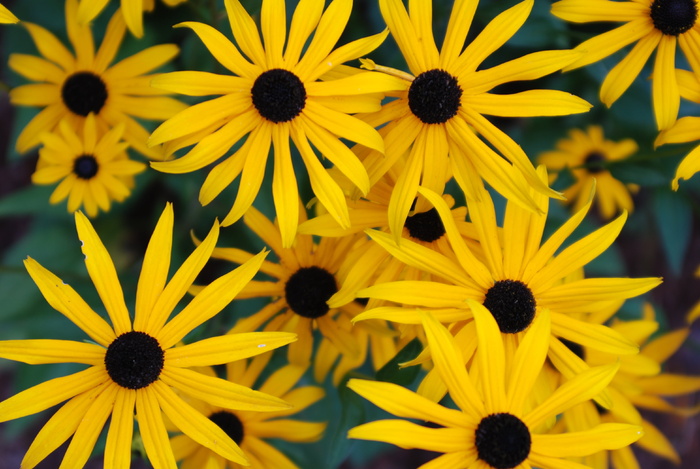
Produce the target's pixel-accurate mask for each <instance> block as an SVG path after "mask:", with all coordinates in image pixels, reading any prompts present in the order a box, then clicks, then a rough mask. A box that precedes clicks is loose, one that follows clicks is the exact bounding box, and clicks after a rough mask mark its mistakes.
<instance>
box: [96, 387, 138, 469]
mask: <svg viewBox="0 0 700 469" xmlns="http://www.w3.org/2000/svg"><path fill="white" fill-rule="evenodd" d="M135 406H136V393H135V392H134V391H131V390H126V389H122V390H120V392H118V393H117V396H116V399H115V401H114V410H113V411H112V420H111V421H110V424H109V432H107V442H106V443H105V456H104V467H105V469H129V467H130V466H131V444H132V436H133V433H134V410H135Z"/></svg>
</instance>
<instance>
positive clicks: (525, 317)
mask: <svg viewBox="0 0 700 469" xmlns="http://www.w3.org/2000/svg"><path fill="white" fill-rule="evenodd" d="M483 304H484V306H485V307H486V309H488V310H489V311H490V312H491V314H492V315H493V317H494V319H496V322H497V323H498V327H499V329H500V330H501V332H503V333H506V334H515V333H517V332H521V331H524V330H525V329H527V327H528V326H529V325H530V323H532V320H533V319H534V318H535V306H537V303H536V302H535V297H534V296H533V294H532V291H531V290H530V288H528V286H527V285H525V284H524V283H523V282H521V281H519V280H499V281H498V282H496V283H495V284H494V285H493V286H492V287H491V288H489V290H488V291H487V292H486V298H485V299H484V303H483Z"/></svg>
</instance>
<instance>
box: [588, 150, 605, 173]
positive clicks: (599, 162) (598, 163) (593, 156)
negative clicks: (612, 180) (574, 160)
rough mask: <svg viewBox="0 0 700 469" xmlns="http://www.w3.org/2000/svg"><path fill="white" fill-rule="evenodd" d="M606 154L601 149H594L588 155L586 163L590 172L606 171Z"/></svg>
mask: <svg viewBox="0 0 700 469" xmlns="http://www.w3.org/2000/svg"><path fill="white" fill-rule="evenodd" d="M605 161H606V158H605V155H603V154H602V153H601V152H599V151H592V152H590V153H589V154H588V156H586V159H585V160H584V165H585V166H586V170H587V171H588V172H589V173H592V174H596V173H600V172H603V171H605Z"/></svg>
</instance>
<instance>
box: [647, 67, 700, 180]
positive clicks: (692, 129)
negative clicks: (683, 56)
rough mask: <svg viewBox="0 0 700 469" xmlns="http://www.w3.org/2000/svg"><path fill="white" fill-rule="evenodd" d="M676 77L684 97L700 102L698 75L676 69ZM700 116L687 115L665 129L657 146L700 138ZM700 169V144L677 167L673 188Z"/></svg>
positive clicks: (657, 141)
mask: <svg viewBox="0 0 700 469" xmlns="http://www.w3.org/2000/svg"><path fill="white" fill-rule="evenodd" d="M676 78H677V80H678V87H679V89H680V93H681V96H682V97H683V98H684V99H687V100H689V101H692V102H694V103H697V104H700V80H699V79H698V77H697V76H696V75H695V74H694V73H692V72H688V71H686V70H676ZM698 124H700V117H697V116H685V117H681V118H680V119H678V120H677V121H676V122H675V123H674V124H673V125H672V126H671V127H669V128H668V129H665V130H663V131H662V132H660V133H659V136H658V137H656V141H655V142H654V145H655V146H659V145H664V144H666V143H685V142H693V141H696V140H700V131H698ZM699 171H700V145H699V146H697V147H695V148H694V149H693V150H692V151H691V152H690V153H688V154H687V155H686V156H685V158H683V161H681V163H680V164H679V165H678V168H676V175H675V177H674V178H673V181H671V187H672V188H673V190H674V191H675V190H678V182H679V181H680V180H681V179H690V178H691V177H693V175H694V174H695V173H697V172H699Z"/></svg>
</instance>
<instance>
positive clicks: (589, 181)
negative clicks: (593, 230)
mask: <svg viewBox="0 0 700 469" xmlns="http://www.w3.org/2000/svg"><path fill="white" fill-rule="evenodd" d="M637 149H638V146H637V143H636V142H635V141H634V140H632V139H630V138H628V139H625V140H622V141H620V142H614V141H612V140H608V139H606V138H605V137H604V136H603V129H602V127H600V126H598V125H591V126H589V127H588V128H587V129H586V131H585V132H584V131H583V130H580V129H572V130H570V131H569V138H564V139H561V140H559V141H558V142H557V149H556V150H553V151H547V152H544V153H541V154H540V155H539V156H538V157H537V161H538V163H540V164H543V165H545V166H547V169H548V170H549V171H550V172H551V171H552V170H554V171H561V170H563V169H564V168H568V169H570V170H571V172H572V173H573V175H574V177H575V178H576V182H575V183H574V184H572V185H571V186H570V187H568V188H567V189H566V190H565V191H564V197H566V199H567V201H569V202H572V203H573V208H572V209H573V211H575V212H578V211H579V210H580V209H581V208H582V207H583V206H584V205H586V203H587V202H588V198H589V196H590V194H591V190H592V188H593V186H594V185H595V188H596V191H595V196H594V197H595V201H596V204H597V205H598V209H599V211H600V214H601V216H602V217H603V219H604V220H609V219H611V218H612V217H613V216H614V215H616V214H617V213H619V212H621V211H627V212H632V210H634V203H633V202H632V197H631V196H630V192H636V190H637V189H638V187H636V186H635V185H632V184H624V183H622V182H620V181H618V180H617V179H615V177H614V176H613V175H612V174H610V171H609V170H608V164H609V163H611V162H614V161H621V160H624V159H625V158H627V157H628V156H630V155H632V154H634V153H635V152H636V151H637Z"/></svg>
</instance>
